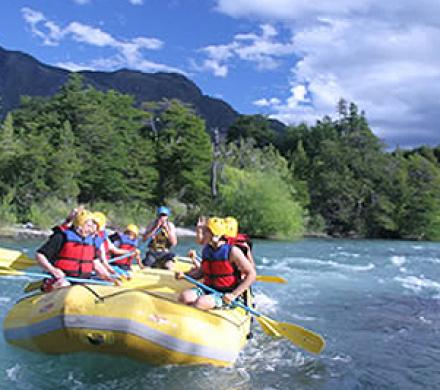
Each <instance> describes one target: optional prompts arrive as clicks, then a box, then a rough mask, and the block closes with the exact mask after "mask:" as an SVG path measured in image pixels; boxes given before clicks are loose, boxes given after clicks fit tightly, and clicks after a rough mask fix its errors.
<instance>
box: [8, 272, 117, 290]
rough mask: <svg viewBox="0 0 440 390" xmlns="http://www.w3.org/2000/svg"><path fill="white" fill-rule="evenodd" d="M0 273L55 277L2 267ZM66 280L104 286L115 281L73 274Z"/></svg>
mask: <svg viewBox="0 0 440 390" xmlns="http://www.w3.org/2000/svg"><path fill="white" fill-rule="evenodd" d="M0 275H5V276H27V277H30V278H51V277H53V276H52V275H50V274H46V273H43V272H28V271H18V270H16V269H9V270H8V269H0ZM65 279H66V280H68V281H69V282H75V283H87V284H101V285H103V286H113V283H110V282H107V281H105V280H97V279H82V278H74V277H72V276H66V277H65Z"/></svg>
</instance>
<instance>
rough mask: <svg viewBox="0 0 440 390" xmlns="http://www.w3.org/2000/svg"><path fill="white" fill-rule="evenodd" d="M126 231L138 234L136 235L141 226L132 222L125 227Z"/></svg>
mask: <svg viewBox="0 0 440 390" xmlns="http://www.w3.org/2000/svg"><path fill="white" fill-rule="evenodd" d="M125 231H126V232H131V233H134V234H136V236H137V235H139V228H138V227H137V226H136V225H134V224H132V223H130V224H129V225H127V227H126V228H125Z"/></svg>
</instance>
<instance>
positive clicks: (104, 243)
mask: <svg viewBox="0 0 440 390" xmlns="http://www.w3.org/2000/svg"><path fill="white" fill-rule="evenodd" d="M92 216H93V222H94V223H95V228H96V232H95V243H96V257H97V258H99V259H100V260H101V262H102V264H103V265H104V267H105V268H106V270H107V271H108V272H110V273H115V272H116V271H115V270H114V269H113V267H112V266H111V265H110V264H109V260H110V259H111V257H112V255H117V256H121V255H125V254H128V253H131V252H136V253H137V254H138V255H139V254H140V251H139V249H132V250H130V249H129V248H127V249H124V248H123V247H119V248H118V247H117V246H116V245H114V244H113V242H112V241H111V240H110V239H109V236H108V233H107V231H106V230H105V227H106V223H107V218H106V216H105V214H103V213H101V212H99V211H96V212H94V213H93V215H92Z"/></svg>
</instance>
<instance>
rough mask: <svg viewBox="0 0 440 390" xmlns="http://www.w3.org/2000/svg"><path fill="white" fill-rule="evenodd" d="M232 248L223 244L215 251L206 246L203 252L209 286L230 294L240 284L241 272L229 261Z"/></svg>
mask: <svg viewBox="0 0 440 390" xmlns="http://www.w3.org/2000/svg"><path fill="white" fill-rule="evenodd" d="M231 249H232V246H231V245H229V244H223V245H221V246H220V247H219V248H217V249H214V248H213V247H212V246H210V245H206V246H205V247H204V248H203V251H202V264H201V267H202V270H203V276H204V281H203V283H205V284H206V285H207V286H210V287H212V288H215V289H216V290H219V291H222V292H230V291H232V290H234V288H235V287H237V285H238V284H239V283H240V271H239V269H238V268H237V267H236V266H235V265H233V264H232V263H231V262H230V261H229V254H230V252H231Z"/></svg>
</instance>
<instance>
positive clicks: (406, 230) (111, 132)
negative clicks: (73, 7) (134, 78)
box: [0, 74, 440, 240]
mask: <svg viewBox="0 0 440 390" xmlns="http://www.w3.org/2000/svg"><path fill="white" fill-rule="evenodd" d="M211 135H212V139H213V140H214V141H212V140H211V136H210V135H209V134H208V132H207V131H206V128H205V123H204V121H203V119H201V118H200V117H198V116H197V115H196V114H195V113H194V111H193V110H192V109H191V107H188V106H186V105H184V104H182V103H181V102H179V101H177V100H163V101H160V102H145V103H143V104H142V105H141V106H139V107H138V106H136V105H135V102H134V99H133V97H131V96H129V95H124V94H121V93H118V92H116V91H113V90H110V91H107V92H102V91H98V90H96V89H95V88H93V87H91V86H86V85H85V84H84V82H83V80H82V78H81V76H79V75H78V74H73V75H71V77H70V78H69V80H68V81H67V83H66V84H65V85H64V86H63V87H62V88H61V89H60V90H59V92H58V93H56V94H55V95H53V96H52V97H49V98H42V97H22V100H21V105H20V107H19V108H18V109H15V110H13V111H10V112H9V113H8V114H7V115H6V117H5V119H4V121H3V123H2V124H1V126H0V202H1V203H0V223H1V224H2V225H11V224H14V223H17V222H27V221H31V222H32V223H33V224H34V225H37V226H39V227H41V228H47V227H49V226H51V224H53V223H54V222H55V221H57V220H59V219H61V218H63V217H64V216H65V215H66V213H67V212H68V210H69V209H70V208H71V207H72V206H73V205H76V204H77V203H86V204H88V205H89V206H90V207H91V208H93V209H97V210H101V211H103V212H105V213H106V214H108V215H109V217H110V219H111V220H112V221H113V222H114V223H115V224H118V225H123V224H125V223H127V222H128V221H130V222H135V223H138V224H145V221H147V220H149V219H151V218H152V216H153V210H154V205H156V204H158V203H164V202H166V203H167V204H168V205H170V206H171V208H172V209H173V212H174V218H175V221H176V222H177V224H193V223H194V221H195V220H197V216H198V215H200V214H217V213H218V214H221V215H234V216H235V217H237V218H238V219H239V221H240V226H241V229H242V230H243V231H245V232H247V233H249V234H251V235H254V236H258V237H272V238H287V239H291V238H296V237H300V236H301V235H302V234H304V232H314V233H323V234H328V235H332V236H353V237H360V236H362V237H369V238H410V239H427V240H439V239H440V167H439V160H440V146H439V147H436V148H430V147H421V148H418V149H414V150H399V149H397V150H394V151H387V150H386V146H385V145H384V144H383V143H382V142H381V140H380V139H378V138H377V137H376V136H375V135H374V134H373V133H372V131H371V129H370V128H369V125H368V121H367V119H366V117H365V115H364V113H362V112H361V113H359V111H358V108H357V106H356V105H355V104H354V103H347V102H346V101H344V100H343V99H341V100H340V102H339V104H338V107H337V119H336V120H334V119H331V118H330V117H324V118H323V119H322V120H319V121H317V122H316V124H315V125H314V126H307V125H305V124H300V125H298V126H290V127H287V129H286V130H285V131H283V132H276V131H274V130H273V129H272V128H271V122H270V121H269V120H268V118H266V117H264V116H261V115H242V116H240V117H239V118H238V119H237V120H236V121H235V123H233V125H232V126H230V128H229V129H227V131H225V132H223V133H222V134H221V135H220V137H217V134H216V133H215V132H213V134H211Z"/></svg>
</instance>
